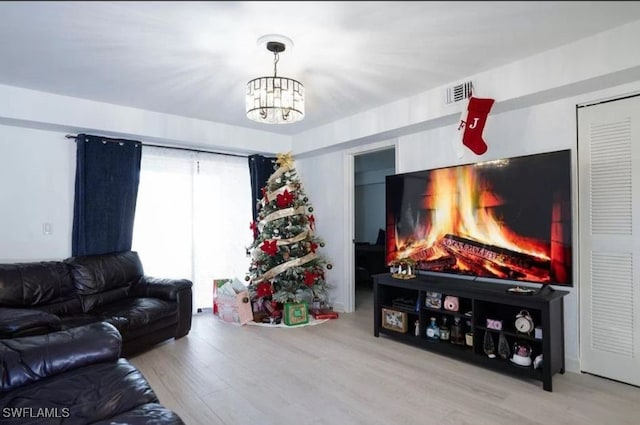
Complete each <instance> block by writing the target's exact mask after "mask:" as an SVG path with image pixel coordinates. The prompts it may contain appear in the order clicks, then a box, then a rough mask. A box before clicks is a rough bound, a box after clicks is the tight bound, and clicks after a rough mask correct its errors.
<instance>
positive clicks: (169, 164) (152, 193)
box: [133, 146, 251, 308]
mask: <svg viewBox="0 0 640 425" xmlns="http://www.w3.org/2000/svg"><path fill="white" fill-rule="evenodd" d="M250 221H251V190H250V183H249V169H248V165H247V159H246V158H242V157H232V156H227V155H216V154H205V153H195V152H187V151H178V150H172V149H164V148H153V147H148V146H145V147H144V148H143V151H142V165H141V173H140V187H139V189H138V202H137V207H136V219H135V225H134V234H133V249H134V250H136V251H138V253H139V254H140V258H141V260H142V265H143V266H144V270H145V273H146V274H148V275H151V276H155V277H171V278H186V279H190V280H192V281H193V283H194V290H193V293H194V307H196V308H203V307H211V305H212V282H213V279H222V278H234V277H236V278H238V279H240V280H241V281H243V277H244V275H245V273H246V271H247V269H248V267H249V258H247V256H246V250H245V247H247V246H249V244H250V243H251V231H250V230H249V227H248V224H249V223H250Z"/></svg>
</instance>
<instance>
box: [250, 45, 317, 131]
mask: <svg viewBox="0 0 640 425" xmlns="http://www.w3.org/2000/svg"><path fill="white" fill-rule="evenodd" d="M263 38H264V37H263ZM281 38H282V39H286V37H281ZM286 40H288V39H286ZM289 41H290V40H289ZM258 42H260V40H258ZM285 48H286V46H285V43H283V42H280V41H268V42H267V50H269V51H270V52H273V77H259V78H254V79H253V80H251V81H249V82H248V83H247V95H246V97H245V106H246V111H247V118H249V119H250V120H253V121H257V122H261V123H265V124H290V123H294V122H297V121H300V120H302V119H303V118H304V86H303V85H302V83H300V82H299V81H297V80H294V79H293V78H286V77H278V68H277V67H278V61H279V60H280V53H282V52H284V50H285Z"/></svg>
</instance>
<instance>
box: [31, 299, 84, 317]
mask: <svg viewBox="0 0 640 425" xmlns="http://www.w3.org/2000/svg"><path fill="white" fill-rule="evenodd" d="M33 308H34V309H37V310H40V311H44V312H46V313H49V314H55V315H56V316H65V315H69V314H78V313H82V303H81V302H80V298H79V297H78V298H73V299H71V300H66V301H61V302H58V303H52V304H44V305H37V306H34V307H33Z"/></svg>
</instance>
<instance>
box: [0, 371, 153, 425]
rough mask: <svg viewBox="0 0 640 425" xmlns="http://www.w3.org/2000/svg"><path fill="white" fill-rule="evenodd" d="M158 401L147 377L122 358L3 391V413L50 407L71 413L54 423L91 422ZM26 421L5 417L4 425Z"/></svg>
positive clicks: (1, 396) (53, 409)
mask: <svg viewBox="0 0 640 425" xmlns="http://www.w3.org/2000/svg"><path fill="white" fill-rule="evenodd" d="M157 402H158V398H157V397H156V395H155V393H154V392H153V390H152V389H151V387H150V386H149V383H148V382H147V381H146V380H145V378H144V376H142V374H141V373H140V372H139V371H138V370H137V369H136V368H135V367H134V366H133V365H132V364H130V363H129V362H128V361H126V360H125V359H120V360H118V361H117V362H114V361H108V362H104V363H97V364H91V365H88V366H85V367H83V368H80V369H76V370H72V371H69V372H66V373H63V374H60V375H57V376H55V377H52V378H49V379H46V380H43V381H40V382H38V383H35V384H31V385H27V386H24V387H22V388H18V389H16V390H14V391H10V392H8V393H6V394H2V395H0V412H4V411H6V410H4V409H11V408H12V409H25V410H26V409H29V408H31V409H32V410H31V411H32V412H36V411H37V410H38V409H49V411H51V412H58V413H59V414H60V415H62V414H66V415H67V416H68V418H64V419H59V420H58V422H53V423H64V424H89V423H93V422H96V421H101V420H106V419H108V418H112V417H114V416H118V415H120V414H123V413H125V412H128V411H130V410H133V409H136V408H138V407H139V406H142V405H145V404H147V403H157ZM26 423H29V422H26V421H25V419H24V418H15V419H12V418H9V419H3V420H2V424H3V425H5V424H16V425H17V424H20V425H22V424H26ZM33 423H43V424H44V423H52V422H46V421H45V422H33ZM107 423H109V422H107ZM111 423H114V422H111ZM115 423H119V422H115ZM125 423H126V422H125Z"/></svg>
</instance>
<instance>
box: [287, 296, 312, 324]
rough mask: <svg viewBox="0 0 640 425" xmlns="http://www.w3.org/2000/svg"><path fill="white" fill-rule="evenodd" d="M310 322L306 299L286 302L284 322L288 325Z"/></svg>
mask: <svg viewBox="0 0 640 425" xmlns="http://www.w3.org/2000/svg"><path fill="white" fill-rule="evenodd" d="M308 322H309V312H308V309H307V303H306V301H303V302H300V303H285V304H284V324H285V325H287V326H295V325H302V324H305V323H308Z"/></svg>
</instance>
